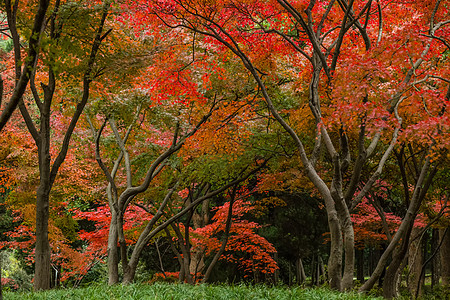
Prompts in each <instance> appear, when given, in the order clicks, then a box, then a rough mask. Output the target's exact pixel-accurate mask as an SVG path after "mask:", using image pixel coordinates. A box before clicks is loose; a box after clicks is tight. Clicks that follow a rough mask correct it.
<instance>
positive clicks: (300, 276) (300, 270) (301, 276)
mask: <svg viewBox="0 0 450 300" xmlns="http://www.w3.org/2000/svg"><path fill="white" fill-rule="evenodd" d="M296 267H297V284H298V285H301V284H303V283H304V282H305V280H306V274H305V268H304V267H303V262H302V259H301V257H299V258H297V262H296Z"/></svg>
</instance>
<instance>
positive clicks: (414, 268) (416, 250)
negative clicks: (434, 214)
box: [408, 228, 424, 295]
mask: <svg viewBox="0 0 450 300" xmlns="http://www.w3.org/2000/svg"><path fill="white" fill-rule="evenodd" d="M420 231H421V229H419V228H413V230H412V235H413V236H416V235H417V234H420ZM408 252H409V254H408V265H409V276H408V289H409V292H410V294H411V295H416V294H417V289H418V290H419V292H418V293H419V294H421V291H422V285H423V281H424V280H423V279H424V278H423V276H421V273H422V265H423V262H424V257H423V251H422V240H421V239H420V238H417V239H416V240H414V241H413V242H412V243H411V245H410V246H409V249H408Z"/></svg>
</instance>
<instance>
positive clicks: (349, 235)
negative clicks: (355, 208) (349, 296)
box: [341, 210, 355, 291]
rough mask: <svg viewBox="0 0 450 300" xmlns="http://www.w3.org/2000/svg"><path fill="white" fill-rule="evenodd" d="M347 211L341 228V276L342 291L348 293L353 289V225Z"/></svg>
mask: <svg viewBox="0 0 450 300" xmlns="http://www.w3.org/2000/svg"><path fill="white" fill-rule="evenodd" d="M346 211H347V215H346V217H345V223H344V226H342V227H343V232H344V250H345V256H344V262H345V263H344V274H343V276H342V287H341V288H342V290H344V291H349V290H351V289H352V288H353V276H354V273H355V234H354V232H353V224H352V222H351V219H350V214H349V213H348V210H346Z"/></svg>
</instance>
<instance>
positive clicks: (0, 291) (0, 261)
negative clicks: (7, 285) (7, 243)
mask: <svg viewBox="0 0 450 300" xmlns="http://www.w3.org/2000/svg"><path fill="white" fill-rule="evenodd" d="M2 265H3V256H2V251H0V300H3V286H2Z"/></svg>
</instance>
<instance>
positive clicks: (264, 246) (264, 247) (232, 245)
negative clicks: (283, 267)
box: [192, 200, 278, 277]
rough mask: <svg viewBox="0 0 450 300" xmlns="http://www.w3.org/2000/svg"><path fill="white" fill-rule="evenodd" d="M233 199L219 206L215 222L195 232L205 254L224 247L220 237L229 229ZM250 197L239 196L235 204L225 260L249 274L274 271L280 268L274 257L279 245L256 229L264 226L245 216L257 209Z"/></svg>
mask: <svg viewBox="0 0 450 300" xmlns="http://www.w3.org/2000/svg"><path fill="white" fill-rule="evenodd" d="M229 205H230V203H229V202H227V203H225V204H224V205H222V206H220V207H218V208H217V212H216V213H215V215H214V217H213V218H212V221H213V222H212V223H211V224H209V225H206V226H205V227H202V228H198V229H196V230H194V231H193V232H192V236H193V238H192V242H193V244H194V247H198V248H201V249H202V250H203V251H204V252H205V254H206V255H207V256H208V255H214V254H215V253H216V252H217V251H218V250H219V248H220V246H221V244H222V241H221V240H220V238H221V236H222V234H223V232H224V231H225V225H226V219H227V216H228V209H229ZM254 209H255V208H254V206H253V205H252V204H251V203H250V202H249V201H244V200H236V202H235V203H234V204H233V218H232V223H231V228H230V236H229V239H228V243H227V245H226V248H225V252H224V253H223V255H222V257H221V258H220V259H221V260H226V261H228V262H231V263H234V264H238V265H239V267H240V268H241V269H242V270H243V272H245V274H246V275H245V277H248V276H250V274H252V273H254V272H256V271H259V272H261V273H263V274H267V273H274V272H275V270H277V269H278V266H277V263H276V262H275V261H274V259H273V258H272V256H271V255H272V254H273V253H275V252H276V249H275V248H274V247H273V245H272V244H271V243H269V242H268V241H267V240H266V239H265V238H263V237H261V236H260V235H258V234H257V233H256V230H257V229H258V228H260V227H261V226H260V225H258V224H257V223H255V222H250V221H248V220H245V215H247V214H248V213H251V212H252V211H253V210H254Z"/></svg>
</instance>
